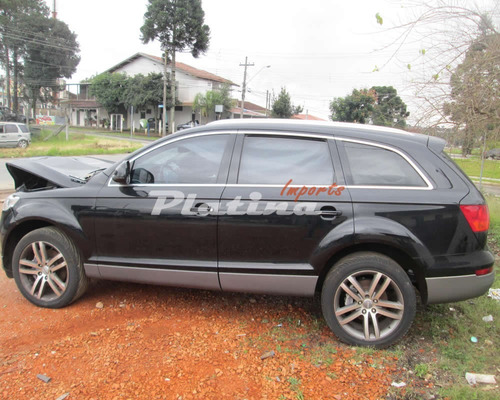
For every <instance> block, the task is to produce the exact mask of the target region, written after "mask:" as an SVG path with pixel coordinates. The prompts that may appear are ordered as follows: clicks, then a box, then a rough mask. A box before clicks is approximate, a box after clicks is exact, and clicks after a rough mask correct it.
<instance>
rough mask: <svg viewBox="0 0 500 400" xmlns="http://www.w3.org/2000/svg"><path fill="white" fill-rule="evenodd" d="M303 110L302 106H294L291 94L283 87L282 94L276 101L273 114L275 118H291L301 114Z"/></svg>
mask: <svg viewBox="0 0 500 400" xmlns="http://www.w3.org/2000/svg"><path fill="white" fill-rule="evenodd" d="M303 109H304V108H303V107H302V106H294V105H292V100H291V99H290V94H289V93H288V92H287V90H286V88H284V87H282V88H281V92H280V94H279V95H278V97H277V98H275V99H274V102H273V106H272V108H271V113H272V116H273V117H275V118H290V117H291V116H292V115H295V114H300V113H301V112H302V111H303Z"/></svg>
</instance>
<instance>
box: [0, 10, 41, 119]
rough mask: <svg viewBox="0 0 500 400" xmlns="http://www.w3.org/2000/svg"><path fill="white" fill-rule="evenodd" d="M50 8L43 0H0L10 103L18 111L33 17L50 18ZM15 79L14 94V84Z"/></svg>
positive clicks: (0, 30) (1, 28) (3, 55)
mask: <svg viewBox="0 0 500 400" xmlns="http://www.w3.org/2000/svg"><path fill="white" fill-rule="evenodd" d="M48 15H49V9H48V7H47V5H46V4H45V2H44V1H43V0H0V36H1V41H0V43H1V47H2V58H1V63H2V65H3V67H4V69H5V73H6V78H7V103H8V105H9V107H11V108H13V109H14V111H15V112H17V111H18V107H19V105H18V92H19V90H18V88H19V86H20V80H21V78H22V65H21V62H20V60H21V58H22V57H23V56H24V53H25V49H26V45H27V43H29V41H30V40H31V39H28V38H27V37H26V34H27V33H28V32H31V28H32V25H31V24H30V22H29V20H30V19H31V17H34V18H37V17H40V16H43V17H46V18H48ZM11 81H12V82H13V96H12V93H11V84H10V82H11Z"/></svg>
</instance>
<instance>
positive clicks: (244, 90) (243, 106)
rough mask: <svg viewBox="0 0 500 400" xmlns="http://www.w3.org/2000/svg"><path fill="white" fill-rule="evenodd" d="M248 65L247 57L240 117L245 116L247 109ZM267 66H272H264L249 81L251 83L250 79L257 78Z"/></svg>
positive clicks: (268, 66)
mask: <svg viewBox="0 0 500 400" xmlns="http://www.w3.org/2000/svg"><path fill="white" fill-rule="evenodd" d="M247 65H248V63H247V61H246V59H245V74H244V76H243V90H242V91H241V112H240V118H243V111H244V110H245V92H246V90H247V81H246V80H247ZM265 68H271V66H270V65H265V66H263V67H262V68H261V69H259V70H258V71H257V73H256V74H255V75H254V76H252V77H251V78H250V79H249V80H248V83H250V81H251V80H252V79H253V78H255V77H256V76H257V75H259V73H260V72H262V70H263V69H265Z"/></svg>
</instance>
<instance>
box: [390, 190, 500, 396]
mask: <svg viewBox="0 0 500 400" xmlns="http://www.w3.org/2000/svg"><path fill="white" fill-rule="evenodd" d="M487 201H488V204H489V208H490V216H491V227H490V247H491V248H492V250H493V251H494V252H499V251H500V250H499V246H500V198H498V197H493V196H489V197H487ZM495 270H496V279H495V282H494V284H493V287H494V288H498V287H500V273H499V271H500V265H499V263H498V262H497V263H496V266H495ZM487 315H492V316H493V322H485V321H483V317H485V316H487ZM422 337H423V338H424V341H420V342H419V340H420V339H421V338H422ZM472 337H476V338H477V339H478V342H477V343H473V342H472V341H471V338H472ZM407 340H408V341H409V344H406V346H407V347H406V348H405V350H404V351H405V352H406V355H407V357H408V358H409V359H413V362H414V363H415V364H414V365H413V366H412V367H413V371H414V375H415V376H417V377H418V378H421V379H423V378H424V377H425V376H426V375H428V374H429V373H431V374H432V375H433V376H437V378H436V379H437V383H438V384H439V385H440V386H441V385H442V386H443V388H442V389H440V391H439V394H440V395H441V396H443V397H445V398H450V399H464V400H465V399H481V400H483V399H484V400H489V399H497V398H499V393H498V391H496V392H491V391H488V390H486V389H488V388H487V387H486V388H484V387H481V385H478V386H477V387H470V386H469V385H468V384H467V382H466V380H465V373H466V372H474V373H481V374H491V375H497V376H498V368H500V356H499V352H498V345H499V344H500V302H498V301H496V300H493V299H491V298H488V297H487V296H486V295H483V296H481V297H479V298H476V299H471V300H467V301H462V302H459V303H453V304H439V305H431V306H428V307H426V309H425V310H421V311H420V312H418V313H417V317H416V319H415V323H414V328H412V331H411V337H410V338H408V339H407ZM425 343H426V344H427V346H429V349H436V350H437V351H436V353H435V357H436V359H437V361H436V362H433V363H429V362H428V360H427V361H424V362H422V363H420V362H419V360H418V359H417V360H415V358H418V357H419V356H420V355H418V350H420V349H421V348H422V346H425ZM412 346H413V350H414V352H415V353H417V357H415V354H413V353H412V352H411V351H409V350H408V348H410V349H411V348H412ZM398 347H399V346H398ZM426 353H427V351H426ZM425 356H426V354H424V355H421V357H422V358H424V357H425ZM433 357H434V356H433ZM409 379H411V378H409ZM450 382H452V383H451V384H450Z"/></svg>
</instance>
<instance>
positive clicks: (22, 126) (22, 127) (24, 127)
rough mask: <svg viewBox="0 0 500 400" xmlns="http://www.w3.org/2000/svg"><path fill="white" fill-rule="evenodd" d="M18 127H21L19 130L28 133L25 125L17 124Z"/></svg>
mask: <svg viewBox="0 0 500 400" xmlns="http://www.w3.org/2000/svg"><path fill="white" fill-rule="evenodd" d="M19 128H20V129H21V132H24V133H28V132H29V129H28V127H27V126H26V125H19Z"/></svg>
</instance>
